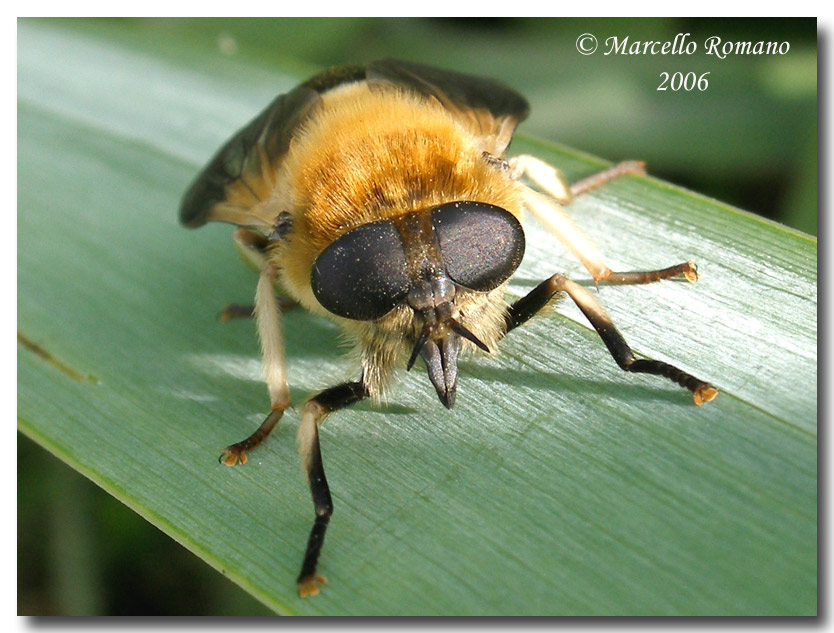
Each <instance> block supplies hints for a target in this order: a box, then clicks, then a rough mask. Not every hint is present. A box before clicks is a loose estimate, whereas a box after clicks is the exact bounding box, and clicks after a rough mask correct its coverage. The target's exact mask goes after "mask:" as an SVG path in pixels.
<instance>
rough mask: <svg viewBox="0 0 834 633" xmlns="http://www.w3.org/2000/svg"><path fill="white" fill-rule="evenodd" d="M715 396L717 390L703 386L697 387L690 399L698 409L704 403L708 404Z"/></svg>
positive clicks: (710, 386)
mask: <svg viewBox="0 0 834 633" xmlns="http://www.w3.org/2000/svg"><path fill="white" fill-rule="evenodd" d="M717 395H718V389H716V388H715V387H713V386H712V385H704V386H703V387H699V388H698V389H697V390H696V391H695V392H694V393H693V394H692V399H693V400H694V401H695V404H697V405H698V406H699V407H700V406H701V405H702V404H704V403H705V402H710V401H711V400H714V399H715V396H717Z"/></svg>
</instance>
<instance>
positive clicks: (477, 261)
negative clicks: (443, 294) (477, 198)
mask: <svg viewBox="0 0 834 633" xmlns="http://www.w3.org/2000/svg"><path fill="white" fill-rule="evenodd" d="M431 220H432V224H433V225H434V231H435V234H436V235H437V240H438V242H439V244H440V252H441V253H442V254H443V261H444V263H445V265H446V272H447V273H448V275H449V277H451V279H452V281H454V282H455V283H456V284H458V285H460V286H463V287H465V288H469V289H471V290H477V291H480V292H488V291H490V290H493V289H494V288H497V287H498V286H500V285H501V284H502V283H504V282H505V281H506V280H507V279H509V278H510V276H511V275H512V274H513V273H514V272H515V269H516V268H518V265H519V264H520V263H521V258H522V257H524V244H525V242H524V231H523V230H522V228H521V223H520V222H519V221H518V220H517V219H516V218H515V217H514V216H513V215H512V214H510V213H509V212H508V211H506V210H504V209H502V208H500V207H496V206H493V205H491V204H484V203H481V202H450V203H449V204H444V205H442V206H439V207H437V208H436V209H434V210H432V212H431Z"/></svg>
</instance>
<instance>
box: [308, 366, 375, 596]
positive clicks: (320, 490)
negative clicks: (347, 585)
mask: <svg viewBox="0 0 834 633" xmlns="http://www.w3.org/2000/svg"><path fill="white" fill-rule="evenodd" d="M368 395H369V393H368V388H367V386H366V385H365V383H364V382H362V381H357V382H346V383H343V384H341V385H337V386H335V387H330V388H329V389H325V390H324V391H322V392H321V393H320V394H318V395H317V396H315V397H314V398H312V399H310V400H309V401H307V403H306V404H305V405H304V408H303V411H302V417H301V426H299V427H298V452H299V453H300V454H301V458H302V460H303V462H304V470H305V471H306V472H307V478H308V480H309V482H310V492H311V493H312V495H313V505H315V508H316V518H315V521H314V523H313V527H312V529H311V530H310V537H309V538H308V540H307V551H306V553H305V554H304V562H303V563H302V564H301V573H300V574H299V575H298V595H299V596H301V597H302V598H306V597H307V596H315V595H316V594H317V593H318V592H319V587H318V585H321V584H324V583H325V582H327V580H326V579H325V578H324V576H321V575H319V574H317V573H316V565H317V563H318V560H319V554H320V553H321V548H322V545H324V534H325V532H326V531H327V525H328V523H330V516H331V515H332V514H333V500H332V499H331V498H330V488H329V487H328V485H327V478H326V477H325V476H324V466H323V465H322V461H321V446H320V445H319V425H320V424H321V423H322V421H323V420H324V418H325V417H326V416H327V415H328V414H329V413H332V412H333V411H336V410H337V409H341V408H343V407H347V406H349V405H351V404H354V403H355V402H358V401H359V400H362V399H363V398H367V397H368Z"/></svg>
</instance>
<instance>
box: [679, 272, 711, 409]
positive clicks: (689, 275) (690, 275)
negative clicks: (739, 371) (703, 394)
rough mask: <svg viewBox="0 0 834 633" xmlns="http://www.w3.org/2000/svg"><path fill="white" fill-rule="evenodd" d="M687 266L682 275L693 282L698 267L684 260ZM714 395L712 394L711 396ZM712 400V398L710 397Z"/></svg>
mask: <svg viewBox="0 0 834 633" xmlns="http://www.w3.org/2000/svg"><path fill="white" fill-rule="evenodd" d="M686 263H687V264H688V266H689V268H688V270H684V271H683V276H684V277H686V280H687V281H691V282H692V283H695V282H696V281H698V267H697V266H696V265H695V262H686ZM714 397H715V396H714V395H713V398H714ZM710 400H712V398H710Z"/></svg>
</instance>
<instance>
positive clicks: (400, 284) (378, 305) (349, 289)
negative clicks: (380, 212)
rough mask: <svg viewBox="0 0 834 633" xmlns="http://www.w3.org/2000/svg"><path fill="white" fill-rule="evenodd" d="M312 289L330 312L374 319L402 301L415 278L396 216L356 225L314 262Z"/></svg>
mask: <svg viewBox="0 0 834 633" xmlns="http://www.w3.org/2000/svg"><path fill="white" fill-rule="evenodd" d="M311 283H312V287H313V294H315V295H316V299H318V300H319V303H321V305H322V306H324V307H325V308H326V309H327V310H328V311H329V312H332V313H333V314H335V315H337V316H341V317H345V318H348V319H356V320H359V321H372V320H374V319H379V318H380V317H383V316H385V315H386V314H387V313H388V312H390V311H391V310H392V309H393V308H394V307H396V305H397V304H398V303H401V302H402V301H403V299H404V298H405V296H406V294H407V293H408V287H409V284H410V281H409V278H408V264H407V263H406V261H405V251H404V250H403V243H402V241H401V240H400V236H399V233H397V230H396V229H395V228H394V225H393V224H392V223H391V222H388V221H383V222H372V223H371V224H363V225H362V226H358V227H356V228H355V229H351V230H350V231H348V232H347V233H345V234H344V235H342V236H341V237H340V238H339V239H337V240H336V241H335V242H333V243H332V244H331V245H330V246H328V247H327V248H326V249H324V251H322V253H321V255H319V256H318V258H317V259H316V261H315V263H314V264H313V271H312V274H311Z"/></svg>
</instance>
